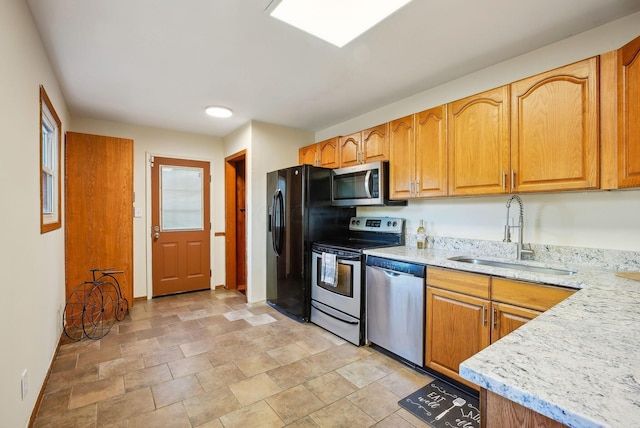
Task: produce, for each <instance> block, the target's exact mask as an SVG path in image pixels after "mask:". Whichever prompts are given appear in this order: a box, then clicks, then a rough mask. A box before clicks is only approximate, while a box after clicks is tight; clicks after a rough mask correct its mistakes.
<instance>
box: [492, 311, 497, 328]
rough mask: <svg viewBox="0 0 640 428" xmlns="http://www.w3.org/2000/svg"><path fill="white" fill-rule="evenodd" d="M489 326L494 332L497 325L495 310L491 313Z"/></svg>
mask: <svg viewBox="0 0 640 428" xmlns="http://www.w3.org/2000/svg"><path fill="white" fill-rule="evenodd" d="M491 324H493V329H494V330H495V329H496V327H497V325H498V311H497V310H496V308H493V311H491Z"/></svg>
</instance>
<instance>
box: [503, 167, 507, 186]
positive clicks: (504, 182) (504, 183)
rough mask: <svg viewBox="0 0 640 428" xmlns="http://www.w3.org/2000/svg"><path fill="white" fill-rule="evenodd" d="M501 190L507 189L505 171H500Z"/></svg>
mask: <svg viewBox="0 0 640 428" xmlns="http://www.w3.org/2000/svg"><path fill="white" fill-rule="evenodd" d="M502 190H507V172H506V171H502Z"/></svg>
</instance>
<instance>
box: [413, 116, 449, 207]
mask: <svg viewBox="0 0 640 428" xmlns="http://www.w3.org/2000/svg"><path fill="white" fill-rule="evenodd" d="M446 119H447V117H446V106H444V105H442V106H438V107H434V108H432V109H429V110H426V111H423V112H420V113H417V114H416V115H415V129H416V131H415V134H416V137H415V148H416V151H415V159H416V174H415V177H416V181H417V184H416V186H417V188H416V193H417V195H416V196H418V197H425V196H445V195H446V194H447V127H446V123H447V120H446Z"/></svg>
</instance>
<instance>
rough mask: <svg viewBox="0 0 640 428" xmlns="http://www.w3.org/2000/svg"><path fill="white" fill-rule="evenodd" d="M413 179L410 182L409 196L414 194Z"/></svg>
mask: <svg viewBox="0 0 640 428" xmlns="http://www.w3.org/2000/svg"><path fill="white" fill-rule="evenodd" d="M413 183H414V182H413V181H411V182H410V183H409V196H413Z"/></svg>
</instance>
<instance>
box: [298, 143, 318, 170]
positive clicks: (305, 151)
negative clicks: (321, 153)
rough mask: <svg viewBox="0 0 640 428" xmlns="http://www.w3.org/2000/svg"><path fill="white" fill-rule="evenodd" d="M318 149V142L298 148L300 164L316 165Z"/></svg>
mask: <svg viewBox="0 0 640 428" xmlns="http://www.w3.org/2000/svg"><path fill="white" fill-rule="evenodd" d="M317 151H318V145H317V144H311V145H309V146H305V147H301V148H300V149H299V150H298V162H299V163H300V165H302V164H309V165H316V153H317Z"/></svg>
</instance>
